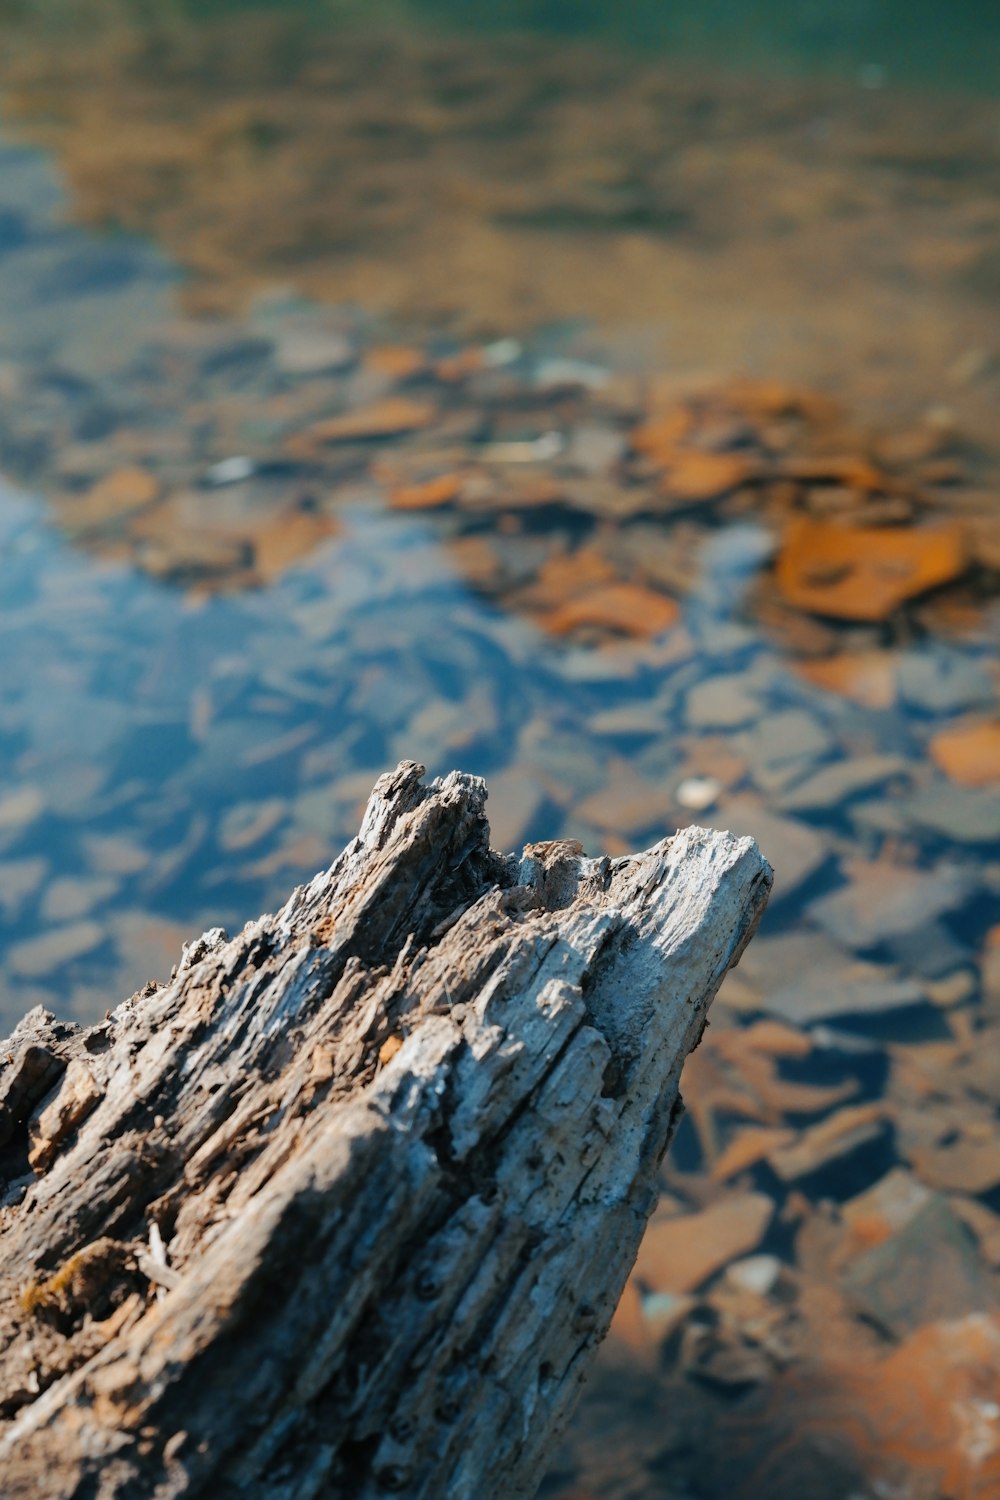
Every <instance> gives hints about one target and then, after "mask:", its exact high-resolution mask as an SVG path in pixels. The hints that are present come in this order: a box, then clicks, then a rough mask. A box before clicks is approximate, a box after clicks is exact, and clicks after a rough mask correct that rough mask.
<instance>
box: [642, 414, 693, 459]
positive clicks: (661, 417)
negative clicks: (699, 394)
mask: <svg viewBox="0 0 1000 1500" xmlns="http://www.w3.org/2000/svg"><path fill="white" fill-rule="evenodd" d="M693 423H694V418H693V416H692V414H691V412H690V411H689V410H688V408H687V407H686V406H671V407H668V408H667V410H666V411H662V412H658V413H656V414H653V415H650V416H649V417H647V419H646V421H645V422H641V423H640V424H639V426H638V427H633V429H632V431H631V433H630V434H629V437H630V440H631V443H632V447H633V448H634V449H635V451H636V453H645V454H646V455H647V456H648V457H650V458H652V459H656V460H660V461H662V462H666V461H667V460H669V459H670V458H672V457H673V455H674V453H675V451H676V449H677V444H678V443H679V442H681V441H682V439H683V438H684V437H686V436H687V434H688V433H689V432H690V431H691V427H692V425H693Z"/></svg>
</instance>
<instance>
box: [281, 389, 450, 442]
mask: <svg viewBox="0 0 1000 1500" xmlns="http://www.w3.org/2000/svg"><path fill="white" fill-rule="evenodd" d="M436 415H437V407H436V406H435V404H434V402H433V401H417V400H415V399H413V398H412V397H410V396H387V397H386V399H385V400H384V401H376V402H375V404H374V405H373V406H361V407H358V408H357V409H356V410H354V411H345V412H341V413H340V415H339V416H336V417H327V418H326V420H325V421H322V422H315V423H314V424H313V426H312V427H310V428H308V429H307V430H306V432H304V433H302V434H301V435H300V442H305V443H306V444H308V445H315V444H323V443H351V442H358V441H361V440H363V439H365V438H377V437H395V436H397V435H399V434H401V433H404V432H416V431H418V430H419V429H420V428H421V427H429V426H430V424H431V422H433V420H434V418H435V416H436ZM292 441H293V442H294V441H295V440H294V439H293V440H292Z"/></svg>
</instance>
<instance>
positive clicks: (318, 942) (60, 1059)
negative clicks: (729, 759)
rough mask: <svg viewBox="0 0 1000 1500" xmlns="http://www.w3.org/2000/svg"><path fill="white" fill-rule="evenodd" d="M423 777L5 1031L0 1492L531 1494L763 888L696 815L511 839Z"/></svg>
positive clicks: (605, 1314)
mask: <svg viewBox="0 0 1000 1500" xmlns="http://www.w3.org/2000/svg"><path fill="white" fill-rule="evenodd" d="M422 775H423V768H422V767H419V766H415V765H413V764H412V763H404V764H403V765H401V766H399V767H398V768H397V770H396V771H394V772H391V773H388V774H387V775H385V776H383V777H382V778H381V779H380V780H379V782H378V784H377V785H376V787H375V790H374V791H373V793H372V797H371V800H370V802H369V804H368V808H367V811H366V813H365V816H364V820H363V823H362V826H361V830H360V833H359V834H358V837H357V838H356V839H355V840H354V841H353V842H352V843H351V844H350V845H349V846H348V847H347V849H345V850H344V852H343V854H341V855H340V857H339V858H338V859H337V860H335V861H334V863H333V865H331V867H330V868H329V869H328V870H326V871H324V872H322V873H321V874H319V875H317V876H316V877H315V879H313V880H312V881H311V882H310V883H309V884H308V885H305V886H303V887H301V888H299V889H298V890H296V891H295V892H294V893H293V895H292V896H291V898H290V899H289V901H288V902H287V904H286V905H285V906H284V907H283V908H282V910H281V911H279V912H278V913H277V914H276V915H275V916H264V917H261V918H260V919H259V920H258V921H256V922H251V923H249V924H248V925H247V926H246V927H245V928H244V930H243V932H242V933H240V934H239V935H238V936H237V937H235V938H233V939H232V940H229V939H228V938H227V937H226V935H225V934H224V933H223V932H221V930H219V929H215V930H213V931H211V932H208V933H206V934H204V935H203V936H202V938H200V939H198V940H197V941H196V942H195V943H193V944H190V945H189V946H188V947H187V948H186V949H185V952H184V955H183V957H182V959H181V962H180V964H179V965H178V968H177V970H176V971H175V973H174V975H173V976H172V977H171V980H170V982H169V983H168V984H165V985H147V986H146V988H145V989H144V990H143V991H141V992H140V993H139V994H137V995H135V996H133V997H132V998H131V999H130V1000H127V1001H125V1002H124V1004H122V1005H120V1006H119V1007H118V1009H117V1010H115V1011H114V1012H112V1013H109V1015H108V1017H107V1018H106V1019H105V1020H104V1021H103V1022H101V1023H99V1024H98V1025H96V1026H92V1027H90V1028H86V1029H83V1028H79V1027H76V1026H73V1025H71V1024H69V1023H66V1022H60V1021H56V1020H54V1019H53V1018H52V1017H51V1016H49V1015H48V1014H47V1013H46V1012H44V1011H42V1010H41V1009H36V1010H35V1011H32V1012H31V1013H30V1014H29V1015H28V1016H26V1017H25V1018H24V1020H23V1021H22V1022H21V1024H20V1025H19V1026H18V1027H17V1028H16V1030H15V1032H14V1034H13V1036H12V1037H10V1038H9V1039H8V1041H7V1042H6V1043H5V1044H0V1251H2V1255H0V1491H2V1493H3V1494H4V1495H5V1496H7V1497H10V1500H21V1497H24V1500H27V1497H29V1496H30V1497H31V1500H45V1497H53V1500H55V1497H64V1496H78V1497H83V1496H87V1497H91V1500H110V1497H128V1500H148V1497H151V1496H156V1497H162V1500H168V1497H173V1496H179V1495H185V1496H205V1495H210V1496H212V1500H229V1497H236V1496H244V1495H248V1494H249V1495H260V1496H262V1497H263V1496H267V1497H268V1500H306V1497H311V1496H337V1497H341V1496H342V1497H351V1500H353V1497H362V1496H363V1497H372V1500H374V1497H376V1496H380V1495H384V1494H386V1493H397V1494H404V1495H407V1496H412V1497H414V1500H416V1497H423V1500H441V1497H448V1500H451V1497H454V1500H466V1497H467V1500H481V1497H504V1500H506V1497H515V1496H530V1495H532V1494H533V1493H534V1492H535V1489H536V1487H537V1485H538V1483H539V1482H540V1480H541V1477H542V1475H543V1473H544V1470H545V1462H546V1455H547V1453H548V1452H549V1451H550V1449H551V1446H552V1444H553V1441H554V1440H555V1438H556V1437H557V1436H558V1435H559V1433H560V1431H561V1430H562V1427H563V1426H564V1425H565V1422H566V1420H567V1419H568V1417H569V1414H570V1412H571V1410H572V1406H573V1404H574V1400H575V1397H576V1394H577V1391H578V1388H579V1385H580V1382H581V1381H582V1379H583V1377H584V1375H585V1372H586V1370H587V1368H588V1366H589V1363H590V1361H591V1359H592V1357H593V1354H594V1352H595V1350H596V1347H597V1345H598V1344H599V1342H600V1340H601V1338H602V1337H603V1336H604V1333H605V1332H606V1330H607V1326H608V1323H609V1321H610V1318H611V1315H612V1312H613V1310H614V1307H615V1304H616V1302H617V1299H618V1296H619V1295H620V1293H621V1290H622V1287H623V1285H624V1282H625V1279H626V1277H627V1275H628V1272H629V1270H630V1268H631V1266H632V1263H633V1261H634V1259H635V1255H636V1251H637V1249H638V1246H639V1241H640V1239H641V1236H642V1233H643V1230H644V1228H645V1224H646V1220H647V1217H648V1215H649V1213H650V1211H651V1209H652V1207H653V1205H654V1203H655V1200H656V1193H657V1186H656V1178H657V1167H658V1164H659V1162H660V1160H661V1158H662V1155H663V1152H664V1151H665V1149H666V1147H667V1144H668V1142H669V1139H670V1136H671V1133H672V1130H673V1126H674V1124H675V1122H676V1119H677V1116H678V1113H679V1110H680V1107H681V1106H680V1099H679V1095H678V1090H677V1081H678V1076H679V1073H680V1069H681V1065H682V1063H683V1061H684V1058H685V1056H686V1055H687V1053H688V1052H689V1051H690V1049H691V1048H692V1047H693V1046H694V1045H695V1044H696V1043H697V1041H698V1039H699V1037H700V1035H701V1032H702V1029H703V1027H704V1024H705V1018H706V1012H707V1009H708V1006H709V1004H710V1002H711V1000H712V998H713V996H714V994H715V992H716V990H717V989H718V986H719V984H720V983H721V981H722V978H723V975H724V974H725V972H726V970H727V969H728V968H729V967H730V966H731V965H732V964H733V963H734V962H735V961H736V960H737V958H738V957H739V954H740V953H741V951H742V949H743V947H744V946H745V944H746V943H747V941H748V940H749V938H750V936H751V935H752V933H753V931H754V930H755V928H756V924H757V922H758V920H759V918H760V915H761V912H762V910H763V907H764V904H765V902H766V900H767V895H768V892H769V890H770V882H771V872H770V868H769V866H768V865H767V863H766V861H765V860H764V859H763V858H762V857H761V855H760V853H759V851H758V849H757V846H756V844H755V843H754V842H753V841H752V840H751V839H745V838H744V839H736V838H733V837H732V836H731V835H729V834H725V833H717V832H709V831H706V830H704V829H698V828H688V829H684V830H682V831H681V832H679V833H677V834H676V835H674V836H673V837H672V838H669V839H665V840H663V841H662V842H661V843H659V844H657V845H656V846H655V847H654V848H652V849H650V850H648V851H647V852H645V853H642V854H636V855H633V856H629V857H627V858H616V859H607V858H604V859H587V858H585V857H583V855H582V853H581V851H580V849H579V847H578V846H577V845H575V844H570V843H565V842H556V843H550V844H544V845H535V846H529V847H528V848H527V849H526V850H525V851H524V854H523V856H522V857H521V858H520V859H518V858H517V857H516V856H506V857H505V856H501V855H498V854H496V853H493V852H491V850H490V848H489V827H488V824H487V822H486V818H485V814H484V803H485V798H486V789H485V786H484V784H483V783H482V782H481V781H480V780H479V779H478V778H476V777H472V776H467V775H463V774H461V773H458V772H453V773H452V774H451V775H449V776H446V777H444V778H443V779H441V780H439V781H434V782H431V783H430V784H429V785H424V784H423V783H422V781H421V777H422ZM3 1059H6V1061H5V1062H4V1061H3Z"/></svg>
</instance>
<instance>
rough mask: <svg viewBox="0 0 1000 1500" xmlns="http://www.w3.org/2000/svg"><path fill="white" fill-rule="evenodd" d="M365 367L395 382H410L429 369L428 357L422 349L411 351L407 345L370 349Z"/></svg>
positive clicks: (383, 345)
mask: <svg viewBox="0 0 1000 1500" xmlns="http://www.w3.org/2000/svg"><path fill="white" fill-rule="evenodd" d="M365 366H366V368H367V369H369V370H374V371H376V373H377V374H379V375H388V376H390V377H391V378H392V379H393V380H408V379H410V377H411V376H413V375H419V374H420V372H421V371H422V370H425V369H426V368H427V356H426V355H425V354H424V352H423V350H422V349H411V348H409V347H408V346H407V345H405V344H382V345H379V346H377V347H376V348H374V349H369V351H368V353H367V354H366V355H365Z"/></svg>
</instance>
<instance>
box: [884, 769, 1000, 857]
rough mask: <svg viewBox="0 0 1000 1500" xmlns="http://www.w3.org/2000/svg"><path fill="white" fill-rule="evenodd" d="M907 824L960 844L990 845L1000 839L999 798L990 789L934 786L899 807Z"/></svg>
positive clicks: (904, 801) (949, 785) (947, 784)
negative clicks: (907, 820)
mask: <svg viewBox="0 0 1000 1500" xmlns="http://www.w3.org/2000/svg"><path fill="white" fill-rule="evenodd" d="M900 809H901V811H902V813H903V815H904V816H905V817H907V818H908V819H909V821H910V822H911V823H915V824H916V825H917V827H918V828H924V829H926V830H928V831H929V832H931V833H937V834H940V835H941V837H942V838H946V839H957V840H958V842H959V843H963V844H991V843H993V842H994V841H995V840H996V839H1000V797H998V796H997V794H996V791H995V789H994V788H992V787H963V786H953V785H952V784H951V783H949V782H944V781H942V782H938V783H935V784H934V785H932V786H929V787H926V788H925V789H923V790H922V791H919V792H916V793H915V794H914V795H913V796H912V797H907V798H906V799H905V800H903V801H902V802H901V803H900Z"/></svg>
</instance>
